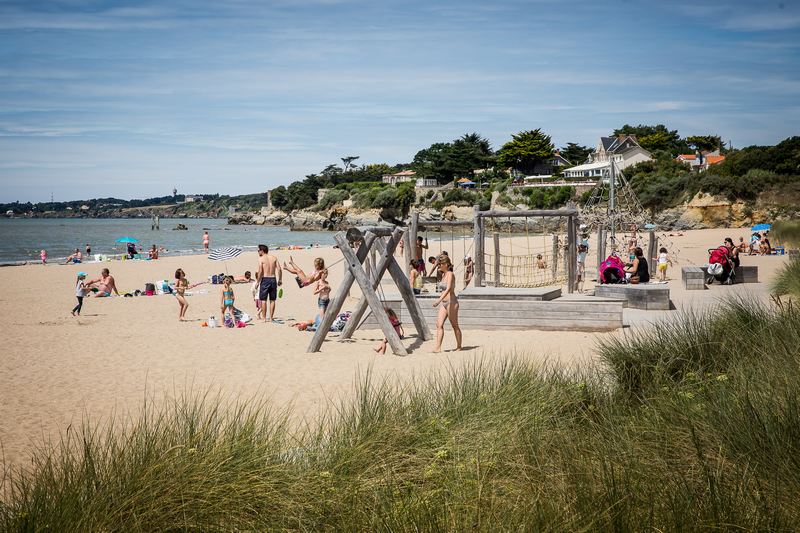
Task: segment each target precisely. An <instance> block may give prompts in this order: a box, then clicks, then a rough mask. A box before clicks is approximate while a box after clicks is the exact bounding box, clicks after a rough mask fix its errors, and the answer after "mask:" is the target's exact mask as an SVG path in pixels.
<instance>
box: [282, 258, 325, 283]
mask: <svg viewBox="0 0 800 533" xmlns="http://www.w3.org/2000/svg"><path fill="white" fill-rule="evenodd" d="M283 268H284V270H288V271H289V272H291V273H292V274H294V275H295V276H296V277H295V278H294V279H295V281H296V282H297V286H298V287H300V288H301V289H302V288H303V287H308V286H309V285H311V284H312V283H314V282H315V281H319V279H320V278H321V277H322V274H323V272H326V273H327V271H326V270H325V260H324V259H322V258H321V257H317V258H316V259H314V272H313V273H312V274H311V275H310V276H307V275H306V273H305V272H303V269H302V268H300V267H299V266H297V263H295V262H294V259H292V256H289V264H288V265H287V264H286V263H283Z"/></svg>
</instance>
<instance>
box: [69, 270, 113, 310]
mask: <svg viewBox="0 0 800 533" xmlns="http://www.w3.org/2000/svg"><path fill="white" fill-rule="evenodd" d="M86 276H87V274H86V272H78V279H77V281H76V282H75V297H76V298H77V300H78V304H77V305H76V306H75V307H73V308H72V316H80V314H81V309H82V308H83V299H84V298H85V297H86V296H88V295H89V293H93V294H94V296H95V297H96V298H106V297H109V296H111V294H112V293H114V294H116V295H117V296H119V290H118V289H117V282H116V281H115V280H114V276H112V275H111V272H110V271H109V270H108V269H107V268H104V269H103V270H101V271H100V277H98V278H97V279H93V280H90V281H86Z"/></svg>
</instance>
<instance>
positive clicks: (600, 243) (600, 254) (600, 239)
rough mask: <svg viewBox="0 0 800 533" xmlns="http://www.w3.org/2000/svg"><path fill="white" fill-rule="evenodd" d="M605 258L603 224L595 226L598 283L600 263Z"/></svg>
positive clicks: (598, 280)
mask: <svg viewBox="0 0 800 533" xmlns="http://www.w3.org/2000/svg"><path fill="white" fill-rule="evenodd" d="M605 260H606V232H605V229H603V226H600V227H599V228H597V272H596V275H597V282H598V283H600V265H601V264H602V263H603V261H605Z"/></svg>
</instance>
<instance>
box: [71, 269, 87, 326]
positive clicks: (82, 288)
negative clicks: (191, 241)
mask: <svg viewBox="0 0 800 533" xmlns="http://www.w3.org/2000/svg"><path fill="white" fill-rule="evenodd" d="M85 279H86V272H78V282H77V283H76V284H75V297H76V298H77V299H78V305H76V306H75V307H73V308H72V316H81V307H83V298H84V296H86V285H85V284H84V282H83V280H85Z"/></svg>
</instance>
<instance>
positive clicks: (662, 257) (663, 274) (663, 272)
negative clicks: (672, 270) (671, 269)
mask: <svg viewBox="0 0 800 533" xmlns="http://www.w3.org/2000/svg"><path fill="white" fill-rule="evenodd" d="M667 265H670V266H672V259H670V258H669V255H668V254H667V249H666V248H663V247H662V248H661V249H660V250H659V251H658V279H659V280H661V281H667Z"/></svg>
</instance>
